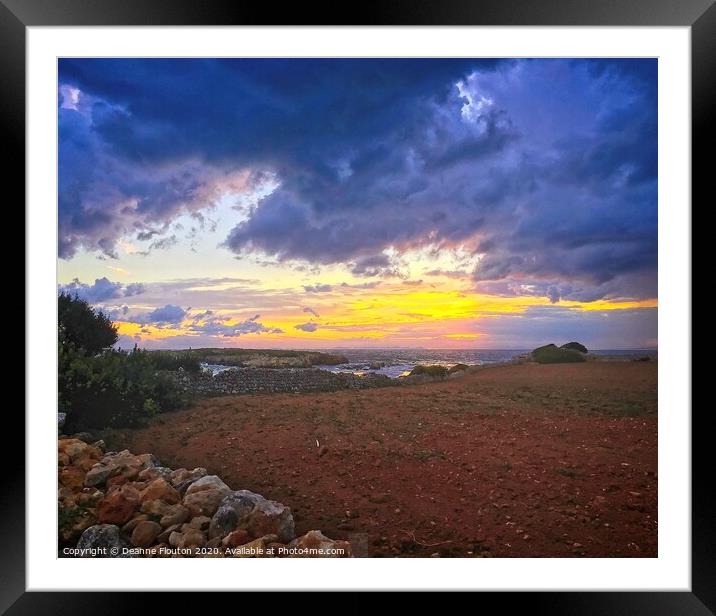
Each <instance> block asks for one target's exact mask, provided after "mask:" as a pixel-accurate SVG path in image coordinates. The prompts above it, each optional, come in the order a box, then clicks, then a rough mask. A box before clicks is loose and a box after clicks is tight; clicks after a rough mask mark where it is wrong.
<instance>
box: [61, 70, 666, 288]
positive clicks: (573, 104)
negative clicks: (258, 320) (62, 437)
mask: <svg viewBox="0 0 716 616" xmlns="http://www.w3.org/2000/svg"><path fill="white" fill-rule="evenodd" d="M60 83H61V101H60V109H59V113H60V118H59V120H60V196H59V201H60V252H61V256H64V257H71V256H72V255H73V254H74V252H75V251H76V250H77V249H78V247H80V246H84V247H85V248H88V249H91V250H99V251H101V252H103V253H105V254H106V255H109V256H111V255H113V254H114V251H115V243H116V240H117V239H118V238H120V237H123V236H125V235H132V236H141V237H147V239H149V238H150V237H151V235H150V234H151V233H152V232H153V230H155V229H158V228H165V227H166V225H167V224H169V223H170V222H171V220H173V218H175V217H176V216H177V215H178V214H179V213H181V212H186V211H189V212H194V213H196V214H200V210H202V209H204V208H206V207H207V206H208V205H210V204H211V203H212V202H213V201H215V200H216V199H217V198H218V197H219V196H221V194H224V193H226V192H232V191H233V192H241V191H247V190H251V189H252V188H254V187H256V186H259V185H262V184H264V183H265V181H266V179H267V178H271V179H273V180H275V182H276V183H277V184H278V188H277V189H276V190H275V191H274V192H273V193H271V194H270V195H269V196H268V197H266V198H264V199H263V200H261V201H260V202H259V203H258V205H257V206H256V207H254V208H252V209H251V210H250V211H249V212H248V215H247V217H246V219H245V220H244V221H243V222H241V223H240V224H238V225H237V226H236V227H235V228H234V229H233V230H232V231H231V233H230V234H229V235H228V237H227V238H226V240H225V243H224V245H225V246H226V247H227V248H229V249H230V250H232V251H234V252H236V253H237V254H243V253H246V252H257V251H258V252H262V253H265V254H266V255H269V256H271V257H272V258H275V259H278V260H292V261H296V260H298V261H301V260H305V261H309V262H311V263H313V264H330V263H345V264H347V266H348V267H349V268H351V269H352V270H353V273H354V274H356V275H359V276H383V275H392V274H393V273H396V274H397V270H395V269H394V268H393V267H392V265H391V264H390V263H387V264H381V263H378V260H381V259H383V254H382V251H384V250H385V249H386V248H388V247H394V248H396V249H397V250H398V251H401V250H405V249H407V248H411V247H421V246H427V245H432V246H437V247H438V248H439V247H441V246H445V247H449V246H455V245H459V244H462V243H464V244H466V245H468V246H470V247H472V249H473V250H474V251H475V252H476V253H479V254H482V255H483V257H482V259H481V260H480V262H479V264H478V266H477V268H476V270H475V273H474V277H475V280H476V284H478V286H480V285H483V286H484V285H487V284H488V283H492V284H496V283H498V282H500V281H512V280H519V281H520V283H521V284H522V285H524V286H526V287H529V288H531V289H535V290H540V292H542V293H544V294H545V295H546V296H547V297H550V298H552V299H558V298H561V297H567V296H573V295H575V294H577V293H578V294H579V295H580V296H583V297H595V298H598V297H606V296H608V295H605V294H611V295H613V296H629V295H634V294H635V293H636V291H634V290H632V289H628V288H627V283H628V282H630V281H632V282H633V281H634V280H635V279H638V280H639V281H640V285H639V289H638V292H639V293H642V292H651V291H652V290H653V288H654V287H655V282H654V283H653V284H651V285H649V284H646V283H645V282H644V281H645V280H646V279H648V278H649V277H651V278H652V279H653V280H654V281H655V268H656V252H657V246H656V225H657V220H656V203H657V201H656V168H657V165H656V163H657V150H656V143H657V124H656V122H657V115H656V61H655V60H614V59H609V60H517V61H484V60H76V59H75V60H61V61H60ZM376 255H378V256H376ZM371 263H373V264H372V265H371ZM650 286H651V287H652V289H649V287H650ZM503 287H504V288H513V289H516V288H517V287H516V286H515V285H510V284H505V285H503ZM309 288H310V287H306V290H307V291H309ZM575 289H576V290H575ZM316 290H318V289H313V291H314V292H315V291H316Z"/></svg>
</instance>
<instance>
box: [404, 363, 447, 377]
mask: <svg viewBox="0 0 716 616" xmlns="http://www.w3.org/2000/svg"><path fill="white" fill-rule="evenodd" d="M419 374H425V375H427V376H435V377H441V378H443V377H446V376H447V374H448V369H447V368H446V367H445V366H420V365H418V366H415V368H413V369H412V370H411V371H410V376H416V375H419Z"/></svg>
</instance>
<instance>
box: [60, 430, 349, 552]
mask: <svg viewBox="0 0 716 616" xmlns="http://www.w3.org/2000/svg"><path fill="white" fill-rule="evenodd" d="M58 476H59V486H60V487H59V491H58V510H59V537H60V555H61V556H76V557H130V556H131V557H170V558H174V557H196V556H201V557H213V558H224V557H246V556H249V557H256V556H259V557H262V556H277V557H281V556H309V557H315V556H331V557H341V556H342V557H347V556H351V546H350V544H349V543H348V542H346V541H339V540H333V539H329V538H328V537H325V536H324V535H323V534H322V533H321V532H320V531H318V530H312V531H309V532H308V533H306V534H305V535H303V536H302V537H296V531H295V524H294V519H293V515H292V514H291V510H290V509H289V508H288V507H286V506H285V505H284V504H282V503H279V502H276V501H272V500H269V499H267V498H265V497H264V496H262V495H261V494H256V493H255V492H250V491H248V490H233V489H232V488H231V487H229V486H228V485H226V483H224V481H222V479H221V478H219V477H218V476H216V475H209V474H208V473H207V471H206V469H204V468H195V469H193V470H188V469H185V468H180V469H171V468H168V467H165V466H161V465H160V463H159V461H158V460H157V459H156V458H155V457H154V456H152V455H151V454H140V455H135V454H132V453H130V452H129V451H127V450H124V451H120V452H109V453H106V454H105V453H103V452H102V449H101V448H100V447H98V446H96V445H90V444H88V443H87V442H85V441H82V440H80V439H77V438H60V440H59V441H58ZM309 548H310V549H309Z"/></svg>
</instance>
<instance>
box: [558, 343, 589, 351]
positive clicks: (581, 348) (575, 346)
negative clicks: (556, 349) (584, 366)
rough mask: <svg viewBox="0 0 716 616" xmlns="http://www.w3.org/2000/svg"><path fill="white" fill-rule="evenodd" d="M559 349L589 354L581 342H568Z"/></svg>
mask: <svg viewBox="0 0 716 616" xmlns="http://www.w3.org/2000/svg"><path fill="white" fill-rule="evenodd" d="M560 348H561V349H570V350H572V351H579V352H580V353H589V349H587V347H585V346H584V345H583V344H582V343H581V342H568V343H567V344H563V345H562V346H561V347H560Z"/></svg>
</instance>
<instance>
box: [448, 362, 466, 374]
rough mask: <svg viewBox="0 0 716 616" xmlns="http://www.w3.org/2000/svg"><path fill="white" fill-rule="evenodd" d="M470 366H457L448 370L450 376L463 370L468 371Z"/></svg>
mask: <svg viewBox="0 0 716 616" xmlns="http://www.w3.org/2000/svg"><path fill="white" fill-rule="evenodd" d="M469 367H470V366H468V365H467V364H455V365H454V366H452V367H451V368H450V370H448V374H455V373H456V372H461V371H462V370H467V369H468V368H469Z"/></svg>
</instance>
